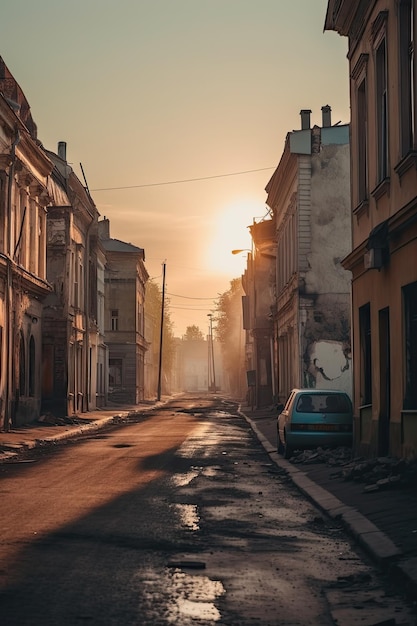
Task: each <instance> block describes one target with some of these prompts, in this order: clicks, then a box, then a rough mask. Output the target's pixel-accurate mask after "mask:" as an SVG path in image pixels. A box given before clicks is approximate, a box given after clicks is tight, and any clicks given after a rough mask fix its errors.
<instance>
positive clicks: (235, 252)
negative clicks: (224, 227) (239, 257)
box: [232, 248, 252, 254]
mask: <svg viewBox="0 0 417 626" xmlns="http://www.w3.org/2000/svg"><path fill="white" fill-rule="evenodd" d="M241 252H252V250H249V248H242V249H239V250H232V254H240V253H241Z"/></svg>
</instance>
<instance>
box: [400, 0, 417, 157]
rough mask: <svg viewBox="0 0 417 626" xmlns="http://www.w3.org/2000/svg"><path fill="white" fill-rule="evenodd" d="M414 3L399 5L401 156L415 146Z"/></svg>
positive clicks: (402, 1)
mask: <svg viewBox="0 0 417 626" xmlns="http://www.w3.org/2000/svg"><path fill="white" fill-rule="evenodd" d="M413 5H414V3H413V2H412V1H411V0H401V2H400V5H399V16H398V24H399V42H400V49H399V57H400V58H399V71H400V85H399V87H400V133H401V137H400V139H401V156H402V157H405V156H406V155H407V153H408V152H409V151H410V150H412V149H413V148H414V147H415V133H416V128H415V106H416V102H415V77H414V8H413Z"/></svg>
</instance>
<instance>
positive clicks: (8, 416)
mask: <svg viewBox="0 0 417 626" xmlns="http://www.w3.org/2000/svg"><path fill="white" fill-rule="evenodd" d="M19 142H20V133H19V130H18V129H16V133H15V138H14V141H13V143H12V147H11V155H10V156H11V163H10V166H9V180H8V189H7V212H6V215H7V242H6V255H7V256H6V260H7V276H6V294H5V295H6V302H5V305H6V306H5V308H6V338H5V339H6V341H5V351H6V355H7V357H6V359H7V363H6V368H5V369H6V385H5V392H6V393H5V411H4V430H6V431H8V430H9V429H10V424H11V421H12V411H11V400H12V394H13V364H14V358H13V355H12V354H11V351H12V350H13V349H14V345H13V344H14V342H13V337H12V332H13V319H12V315H13V307H12V293H13V281H12V265H11V264H12V260H11V254H12V251H11V246H12V242H11V239H12V194H13V179H14V170H15V162H16V146H17V145H18V143H19Z"/></svg>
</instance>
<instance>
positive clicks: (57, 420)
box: [37, 413, 78, 426]
mask: <svg viewBox="0 0 417 626" xmlns="http://www.w3.org/2000/svg"><path fill="white" fill-rule="evenodd" d="M37 423H38V424H43V425H45V426H66V425H67V424H77V423H78V422H77V420H76V419H74V418H71V417H57V416H56V415H53V413H44V414H43V415H40V416H39V418H38V419H37Z"/></svg>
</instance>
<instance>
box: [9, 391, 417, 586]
mask: <svg viewBox="0 0 417 626" xmlns="http://www.w3.org/2000/svg"><path fill="white" fill-rule="evenodd" d="M165 402H166V399H165V400H162V401H160V402H156V401H155V402H146V403H141V404H139V405H132V406H122V407H106V408H105V409H100V410H97V411H91V412H89V413H82V414H81V415H78V416H76V417H75V418H71V419H70V418H65V419H63V420H58V419H53V418H51V419H50V420H48V419H47V418H45V420H44V421H42V422H36V423H34V424H31V425H29V426H20V427H18V428H13V429H11V430H10V431H9V432H0V464H2V463H13V462H20V461H19V459H20V458H21V457H20V456H19V455H20V454H21V452H23V451H29V450H31V449H33V448H36V447H40V446H46V445H53V444H54V443H55V442H58V441H60V440H64V439H69V438H71V437H75V436H77V435H79V434H80V433H86V432H89V431H95V430H98V429H100V428H103V427H105V426H106V425H109V424H112V423H119V422H120V421H123V420H126V419H128V417H129V415H134V414H137V413H147V412H148V411H152V410H153V409H155V408H156V407H157V406H159V405H162V404H165ZM239 409H240V413H241V415H242V416H243V417H244V418H245V419H246V420H247V422H248V423H249V424H250V426H251V428H252V430H253V431H254V433H255V434H256V436H257V437H258V439H259V441H260V442H261V444H262V445H263V447H264V448H265V450H266V452H267V453H268V454H269V456H270V458H271V461H272V462H273V463H275V464H276V465H277V466H278V467H280V468H281V469H282V470H283V471H285V472H286V473H287V474H288V476H290V477H291V480H292V481H293V482H294V484H295V485H296V486H297V487H298V488H299V489H300V491H301V492H302V493H304V494H305V495H306V496H307V497H308V498H309V499H310V500H311V501H312V502H313V503H314V504H315V505H316V506H317V507H318V508H319V509H321V510H322V511H323V512H325V513H326V514H327V515H329V516H331V517H332V518H337V519H338V520H340V521H341V523H342V524H343V525H344V527H345V528H346V530H347V531H348V532H349V533H350V534H351V535H352V536H353V537H354V538H355V540H356V541H357V542H358V544H359V545H360V546H361V547H362V548H363V549H364V550H365V551H366V552H367V553H368V554H369V555H370V556H371V557H372V559H373V560H374V561H375V562H376V563H377V564H378V565H379V566H381V567H382V568H384V570H386V571H389V573H391V574H395V575H396V577H397V579H402V580H403V583H404V586H405V587H406V588H407V590H408V592H409V593H410V594H411V595H412V596H414V598H416V597H417V478H415V477H414V478H415V480H414V482H412V483H411V484H409V483H399V482H390V481H387V482H385V483H384V482H383V486H381V487H380V488H378V489H373V488H369V486H367V485H366V484H365V483H364V482H360V480H357V479H356V480H351V479H350V480H347V479H345V478H343V477H342V476H341V473H342V470H343V468H344V467H346V466H344V465H337V464H336V465H330V464H328V463H324V462H317V461H318V460H319V459H318V458H317V455H316V456H314V455H310V456H309V455H306V456H305V458H304V457H303V456H301V460H300V459H297V457H296V459H295V461H293V460H291V461H286V460H285V459H283V458H282V457H281V456H280V455H278V454H277V452H276V411H275V410H274V409H264V410H254V411H252V409H251V407H248V406H244V405H243V406H240V407H239ZM297 460H298V462H296V461H297ZM342 462H344V463H346V460H345V461H341V463H342ZM362 465H363V464H362ZM416 468H417V466H416Z"/></svg>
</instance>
